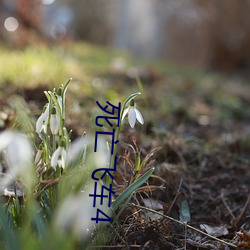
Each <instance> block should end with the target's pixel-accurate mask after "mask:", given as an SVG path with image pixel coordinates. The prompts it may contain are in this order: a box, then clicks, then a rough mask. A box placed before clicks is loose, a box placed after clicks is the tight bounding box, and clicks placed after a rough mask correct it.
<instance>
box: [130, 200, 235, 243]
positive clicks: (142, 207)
mask: <svg viewBox="0 0 250 250" xmlns="http://www.w3.org/2000/svg"><path fill="white" fill-rule="evenodd" d="M128 205H130V206H134V207H137V208H141V209H145V210H147V211H150V212H152V213H155V214H158V215H161V216H163V217H165V218H167V219H169V220H171V221H174V222H176V223H178V224H181V225H182V226H186V227H188V228H189V229H192V230H194V231H196V232H199V233H200V234H203V235H205V236H207V237H209V238H211V239H213V240H216V241H219V242H221V243H223V244H226V245H228V246H230V247H233V248H237V246H236V245H234V244H232V243H229V242H226V241H224V240H221V239H218V238H216V237H214V236H212V235H209V234H207V233H205V232H203V231H201V230H199V229H197V228H195V227H192V226H190V225H188V224H187V223H186V222H181V221H178V220H176V219H173V218H172V217H170V216H167V215H165V214H162V213H160V212H157V211H155V210H153V209H150V208H147V207H144V206H141V205H136V204H134V203H130V204H128Z"/></svg>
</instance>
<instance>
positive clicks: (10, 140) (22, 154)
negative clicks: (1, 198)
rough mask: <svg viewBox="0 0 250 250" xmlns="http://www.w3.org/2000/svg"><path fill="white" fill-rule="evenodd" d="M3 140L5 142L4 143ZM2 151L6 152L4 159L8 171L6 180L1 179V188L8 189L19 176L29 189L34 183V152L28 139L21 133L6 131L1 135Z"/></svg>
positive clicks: (0, 149) (0, 148)
mask: <svg viewBox="0 0 250 250" xmlns="http://www.w3.org/2000/svg"><path fill="white" fill-rule="evenodd" d="M2 139H5V140H4V141H2ZM3 146H4V147H3ZM2 150H5V154H4V158H5V161H6V162H7V166H8V170H7V173H6V175H5V176H6V178H3V179H1V183H0V188H4V187H6V186H7V185H8V184H9V182H11V181H13V179H16V178H17V177H18V176H19V177H21V178H22V180H23V181H24V183H25V185H27V187H28V186H30V184H31V182H33V171H32V157H33V152H32V147H31V144H30V141H29V140H28V138H27V137H26V136H25V135H23V134H21V133H17V132H12V131H4V132H3V133H1V134H0V151H2Z"/></svg>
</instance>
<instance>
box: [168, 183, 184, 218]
mask: <svg viewBox="0 0 250 250" xmlns="http://www.w3.org/2000/svg"><path fill="white" fill-rule="evenodd" d="M181 185H182V179H181V180H180V183H179V187H178V190H177V192H176V195H175V197H174V200H173V201H172V203H171V205H170V207H169V209H168V211H167V214H169V213H170V212H171V210H172V208H173V205H174V204H175V202H176V200H177V197H178V194H179V193H180V190H181Z"/></svg>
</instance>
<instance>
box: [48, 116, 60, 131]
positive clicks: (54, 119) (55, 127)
mask: <svg viewBox="0 0 250 250" xmlns="http://www.w3.org/2000/svg"><path fill="white" fill-rule="evenodd" d="M50 130H51V133H52V134H53V135H56V134H57V133H58V131H59V120H58V116H57V115H56V114H54V115H51V117H50Z"/></svg>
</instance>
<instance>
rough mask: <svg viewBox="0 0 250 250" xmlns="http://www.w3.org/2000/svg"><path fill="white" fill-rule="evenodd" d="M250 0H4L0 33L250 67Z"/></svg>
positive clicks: (212, 65)
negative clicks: (73, 41)
mask: <svg viewBox="0 0 250 250" xmlns="http://www.w3.org/2000/svg"><path fill="white" fill-rule="evenodd" d="M249 12H250V1H249V0H241V1H238V0H220V1H218V0H210V1H204V0H179V1H176V0H126V1H122V0H106V1H102V0H96V1H92V0H81V1H80V0H0V39H1V41H2V42H4V43H6V44H8V45H9V46H12V47H16V48H20V47H22V46H27V44H29V43H34V42H35V43H43V42H59V41H67V40H84V41H87V42H91V43H94V44H99V45H105V46H108V47H114V48H118V49H122V50H124V51H129V52H131V53H133V54H134V55H135V56H138V57H142V58H154V59H155V58H160V59H163V60H165V59H167V60H170V61H173V62H176V63H181V64H188V65H195V66H201V67H205V68H208V69H214V70H220V71H225V72H229V71H244V72H248V68H249V64H250V46H249V45H250V25H249V23H250V15H249Z"/></svg>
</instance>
